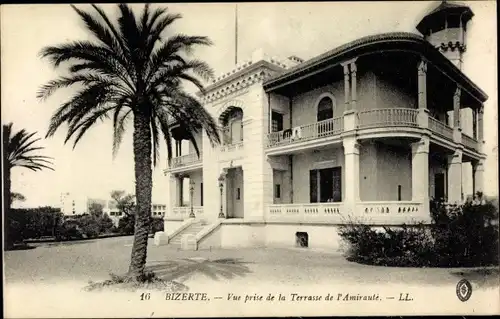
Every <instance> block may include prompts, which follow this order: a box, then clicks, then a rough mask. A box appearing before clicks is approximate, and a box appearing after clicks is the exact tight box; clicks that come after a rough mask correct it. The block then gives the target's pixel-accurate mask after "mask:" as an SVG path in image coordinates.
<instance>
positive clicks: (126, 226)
mask: <svg viewBox="0 0 500 319" xmlns="http://www.w3.org/2000/svg"><path fill="white" fill-rule="evenodd" d="M163 225H164V223H163V218H153V217H151V221H150V228H149V233H150V234H154V233H156V232H159V231H163V227H164V226H163ZM134 227H135V217H134V215H125V216H123V217H122V218H120V220H119V222H118V231H119V232H120V233H122V234H126V235H131V234H133V233H134Z"/></svg>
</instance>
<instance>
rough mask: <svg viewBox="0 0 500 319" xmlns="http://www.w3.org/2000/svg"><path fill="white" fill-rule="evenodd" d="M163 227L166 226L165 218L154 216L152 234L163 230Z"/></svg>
mask: <svg viewBox="0 0 500 319" xmlns="http://www.w3.org/2000/svg"><path fill="white" fill-rule="evenodd" d="M163 228H164V222H163V218H152V220H151V231H150V234H154V233H157V232H159V231H163Z"/></svg>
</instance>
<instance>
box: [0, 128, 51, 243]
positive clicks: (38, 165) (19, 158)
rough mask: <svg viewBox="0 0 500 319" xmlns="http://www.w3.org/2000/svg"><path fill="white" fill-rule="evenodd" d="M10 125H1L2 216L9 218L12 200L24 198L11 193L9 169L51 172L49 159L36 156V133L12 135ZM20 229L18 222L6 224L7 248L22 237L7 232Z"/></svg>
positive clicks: (39, 147)
mask: <svg viewBox="0 0 500 319" xmlns="http://www.w3.org/2000/svg"><path fill="white" fill-rule="evenodd" d="M12 125H13V124H12V123H9V124H6V125H2V143H3V144H2V145H3V152H2V155H3V156H2V157H3V158H2V159H3V165H2V168H3V172H2V173H3V176H2V181H3V211H4V214H6V215H9V216H11V215H10V214H9V213H10V209H11V203H12V200H13V199H14V200H23V198H24V196H22V195H21V196H19V195H20V194H17V193H14V194H13V193H11V169H12V168H14V167H21V168H27V169H30V170H32V171H40V170H42V169H50V170H53V168H52V167H51V165H52V162H51V161H50V157H47V156H43V155H39V154H37V152H38V151H40V150H42V149H43V147H41V146H36V143H37V142H38V141H39V140H40V138H34V136H35V135H36V132H34V133H28V132H27V131H26V130H24V129H22V130H20V131H17V132H15V133H14V132H13V130H12ZM12 195H14V197H12ZM21 228H22V223H20V222H19V221H16V220H11V221H9V222H6V224H5V226H4V229H3V230H4V233H5V246H6V247H7V248H10V247H12V246H13V244H14V242H13V241H12V240H18V239H19V238H20V237H22V235H21V234H20V233H15V234H9V231H10V230H12V231H15V232H18V231H19V229H21Z"/></svg>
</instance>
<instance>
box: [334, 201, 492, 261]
mask: <svg viewBox="0 0 500 319" xmlns="http://www.w3.org/2000/svg"><path fill="white" fill-rule="evenodd" d="M430 207H431V217H432V224H430V225H423V224H416V225H402V226H398V227H378V229H377V228H376V227H371V226H368V225H364V224H361V223H353V222H351V223H348V224H346V225H344V226H341V227H339V235H340V236H341V238H343V239H344V241H345V242H347V244H348V245H347V246H348V248H347V251H346V258H347V259H348V260H350V261H355V262H359V263H364V264H372V265H384V266H398V267H412V266H413V267H474V266H489V265H498V263H499V258H498V256H499V251H498V248H499V241H498V206H497V205H495V204H494V203H493V202H491V201H486V200H484V199H483V198H482V194H478V195H477V196H476V199H475V200H473V201H469V202H467V203H465V204H463V205H446V204H445V203H443V202H442V201H440V202H435V201H433V202H431V205H430Z"/></svg>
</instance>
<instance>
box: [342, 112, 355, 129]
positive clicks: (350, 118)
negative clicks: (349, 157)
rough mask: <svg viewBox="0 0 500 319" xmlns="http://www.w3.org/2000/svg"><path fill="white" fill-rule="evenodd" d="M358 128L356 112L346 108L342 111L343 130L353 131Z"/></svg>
mask: <svg viewBox="0 0 500 319" xmlns="http://www.w3.org/2000/svg"><path fill="white" fill-rule="evenodd" d="M357 128H358V112H356V111H355V110H348V111H345V112H344V132H350V131H355V130H356V129H357Z"/></svg>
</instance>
